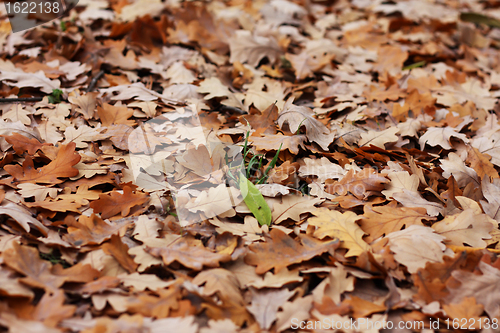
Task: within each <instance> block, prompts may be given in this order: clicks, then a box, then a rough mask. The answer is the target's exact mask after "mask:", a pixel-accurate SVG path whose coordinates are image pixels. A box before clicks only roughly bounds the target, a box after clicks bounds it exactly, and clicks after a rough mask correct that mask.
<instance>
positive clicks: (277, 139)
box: [249, 133, 306, 155]
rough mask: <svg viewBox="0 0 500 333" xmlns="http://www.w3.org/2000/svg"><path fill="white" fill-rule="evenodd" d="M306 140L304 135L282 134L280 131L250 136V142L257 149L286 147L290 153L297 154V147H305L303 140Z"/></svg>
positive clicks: (282, 148) (282, 149) (283, 148)
mask: <svg viewBox="0 0 500 333" xmlns="http://www.w3.org/2000/svg"><path fill="white" fill-rule="evenodd" d="M305 140H306V136H305V135H291V136H288V135H283V134H281V133H278V134H274V135H266V136H264V137H255V136H252V137H250V140H249V141H250V142H252V144H253V146H254V147H256V148H257V149H258V150H267V151H270V150H278V148H279V147H281V151H284V150H285V149H288V150H289V151H290V152H291V153H292V154H295V155H297V154H298V153H299V147H301V148H302V149H305V146H304V141H305Z"/></svg>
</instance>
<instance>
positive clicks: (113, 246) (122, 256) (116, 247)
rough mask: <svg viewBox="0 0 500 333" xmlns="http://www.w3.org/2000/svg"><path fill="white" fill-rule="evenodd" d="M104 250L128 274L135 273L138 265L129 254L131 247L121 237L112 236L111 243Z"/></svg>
mask: <svg viewBox="0 0 500 333" xmlns="http://www.w3.org/2000/svg"><path fill="white" fill-rule="evenodd" d="M102 249H103V251H104V253H106V254H109V255H111V256H113V258H115V259H116V261H118V262H119V263H120V265H121V266H122V267H123V268H125V270H126V271H127V272H129V273H133V272H135V270H136V268H137V266H138V265H137V263H135V262H134V260H133V259H132V258H131V257H130V255H129V254H128V249H129V247H128V246H127V245H126V244H124V243H123V242H122V240H121V238H120V236H118V235H116V234H114V235H111V239H110V241H109V242H107V243H106V244H104V245H103V246H102Z"/></svg>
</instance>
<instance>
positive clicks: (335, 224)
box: [308, 208, 370, 257]
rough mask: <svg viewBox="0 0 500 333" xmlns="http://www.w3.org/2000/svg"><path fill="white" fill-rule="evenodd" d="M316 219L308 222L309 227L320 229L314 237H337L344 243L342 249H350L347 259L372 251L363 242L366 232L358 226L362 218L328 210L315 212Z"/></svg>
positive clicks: (351, 213) (350, 213)
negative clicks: (357, 222) (357, 221)
mask: <svg viewBox="0 0 500 333" xmlns="http://www.w3.org/2000/svg"><path fill="white" fill-rule="evenodd" d="M313 214H314V215H316V217H312V218H310V219H309V220H308V222H309V225H313V226H316V227H318V228H317V229H316V231H315V232H314V236H315V237H318V238H320V239H323V238H325V237H327V236H329V237H332V238H333V237H336V238H338V239H339V240H341V241H342V243H341V244H340V247H341V248H344V249H348V250H349V251H347V253H346V254H345V256H346V257H353V256H358V255H360V254H361V253H363V252H365V251H369V250H370V246H369V245H368V244H367V243H366V242H365V241H364V240H363V235H364V231H363V230H362V229H361V228H360V227H359V226H358V225H357V224H356V220H359V219H361V216H358V215H356V214H355V213H353V212H345V213H343V214H342V213H341V212H338V211H336V210H329V209H326V208H322V209H318V210H317V211H315V212H313Z"/></svg>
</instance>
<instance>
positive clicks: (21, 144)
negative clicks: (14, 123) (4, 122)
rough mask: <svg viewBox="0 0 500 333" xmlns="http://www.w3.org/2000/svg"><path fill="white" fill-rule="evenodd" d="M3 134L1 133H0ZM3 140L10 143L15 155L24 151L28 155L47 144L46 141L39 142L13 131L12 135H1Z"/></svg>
mask: <svg viewBox="0 0 500 333" xmlns="http://www.w3.org/2000/svg"><path fill="white" fill-rule="evenodd" d="M1 136H3V135H1ZM3 137H4V138H5V140H6V141H7V142H8V143H10V144H11V145H12V148H14V150H15V151H16V154H17V155H22V154H23V153H24V152H25V151H27V152H28V154H29V155H33V154H35V153H36V152H37V150H38V149H41V148H42V147H43V146H45V145H48V144H47V143H40V141H38V140H37V139H29V138H27V137H25V136H24V135H21V134H19V133H17V132H14V133H13V134H12V135H9V136H3Z"/></svg>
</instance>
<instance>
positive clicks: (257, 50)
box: [229, 30, 281, 67]
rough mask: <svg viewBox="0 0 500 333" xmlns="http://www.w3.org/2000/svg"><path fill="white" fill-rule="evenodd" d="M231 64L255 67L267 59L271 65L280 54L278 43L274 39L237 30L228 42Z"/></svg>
mask: <svg viewBox="0 0 500 333" xmlns="http://www.w3.org/2000/svg"><path fill="white" fill-rule="evenodd" d="M229 49H230V53H231V58H230V59H229V61H230V62H231V63H233V62H235V61H238V62H241V63H248V64H249V65H251V66H253V67H257V65H258V63H259V62H260V61H261V60H262V58H264V57H267V58H268V59H269V61H270V62H271V63H274V62H275V61H276V58H277V57H278V55H279V54H280V53H281V49H280V47H279V45H278V42H277V41H276V39H274V37H271V36H270V37H264V36H257V35H253V36H252V33H251V32H250V31H247V30H237V31H236V33H235V35H234V36H233V38H231V39H230V40H229Z"/></svg>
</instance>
